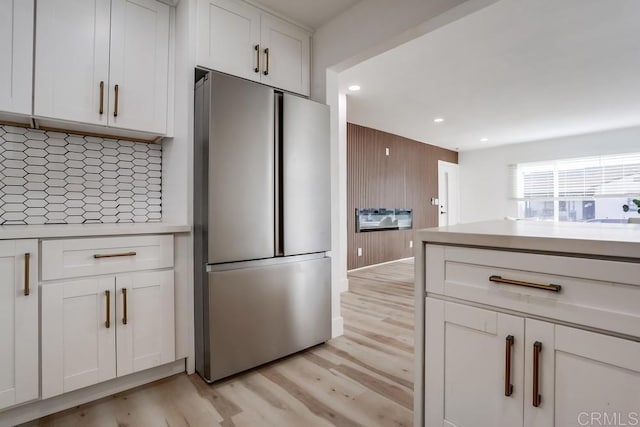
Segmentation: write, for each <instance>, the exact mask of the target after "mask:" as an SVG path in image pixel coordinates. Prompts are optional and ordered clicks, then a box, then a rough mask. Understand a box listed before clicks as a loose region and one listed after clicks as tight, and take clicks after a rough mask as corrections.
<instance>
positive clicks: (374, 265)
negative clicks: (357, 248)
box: [347, 256, 413, 274]
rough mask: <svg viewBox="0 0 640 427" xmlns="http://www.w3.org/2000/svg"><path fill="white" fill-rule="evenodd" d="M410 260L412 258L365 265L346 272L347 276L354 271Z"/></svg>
mask: <svg viewBox="0 0 640 427" xmlns="http://www.w3.org/2000/svg"><path fill="white" fill-rule="evenodd" d="M410 259H413V257H412V256H410V257H408V258H400V259H394V260H392V261H385V262H381V263H379V264H371V265H365V266H364V267H360V268H354V269H352V270H347V274H348V273H351V272H354V271H360V270H366V269H367V268H372V267H378V266H381V265H385V264H393V263H394V262H399V261H408V260H410Z"/></svg>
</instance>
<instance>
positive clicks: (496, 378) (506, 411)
mask: <svg viewBox="0 0 640 427" xmlns="http://www.w3.org/2000/svg"><path fill="white" fill-rule="evenodd" d="M425 326H426V329H425V348H426V349H428V352H426V353H425V354H426V357H425V426H427V427H433V426H446V427H496V426H505V427H507V426H509V427H517V426H525V427H552V426H556V427H565V426H571V425H576V426H577V425H634V424H632V423H633V422H634V421H637V420H640V407H638V402H640V380H639V379H640V343H638V342H634V341H630V340H626V339H622V338H617V337H612V336H608V335H604V334H599V333H593V332H587V331H584V330H581V329H577V328H571V327H566V326H561V325H556V324H553V323H549V322H542V321H538V320H533V319H528V318H527V319H526V318H524V317H519V316H513V315H508V314H503V313H500V312H497V311H492V310H487V309H481V308H476V307H471V306H466V305H462V304H456V303H451V302H445V301H443V300H439V299H434V298H427V299H426V319H425ZM445 360H446V363H445ZM606 420H609V421H606ZM611 420H616V421H615V423H614V424H611ZM598 422H600V424H597V423H598ZM604 422H609V424H603V423H604ZM625 423H626V424H625ZM636 425H637V424H636Z"/></svg>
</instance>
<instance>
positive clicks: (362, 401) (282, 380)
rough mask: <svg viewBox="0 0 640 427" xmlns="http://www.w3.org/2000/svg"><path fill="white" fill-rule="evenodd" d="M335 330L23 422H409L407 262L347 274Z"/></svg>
mask: <svg viewBox="0 0 640 427" xmlns="http://www.w3.org/2000/svg"><path fill="white" fill-rule="evenodd" d="M349 284H350V291H349V292H346V293H344V294H343V295H342V314H343V316H344V323H345V327H344V329H345V333H344V336H341V337H338V338H336V339H333V340H331V341H329V342H328V343H326V344H322V345H320V346H317V347H314V348H312V349H309V350H307V351H305V352H302V353H299V354H296V355H294V356H290V357H287V358H285V359H282V360H279V361H277V362H275V363H272V364H269V365H266V366H263V367H260V368H258V369H255V370H253V371H249V372H247V373H244V374H240V375H238V376H235V377H233V378H231V379H228V380H226V381H223V382H220V383H217V384H214V385H212V386H211V385H207V384H206V383H205V382H203V381H202V380H201V379H200V377H198V376H197V375H191V376H187V375H184V374H182V375H176V376H173V377H170V378H167V379H164V380H161V381H158V382H155V383H152V384H148V385H145V386H142V387H138V388H136V389H133V390H129V391H127V392H124V393H120V394H117V395H114V396H112V397H109V398H105V399H101V400H99V401H96V402H92V403H89V404H86V405H82V406H79V407H77V408H72V409H69V410H67V411H64V412H60V413H58V414H54V415H51V416H48V417H46V418H43V419H40V420H37V421H34V422H31V423H28V424H25V425H24V426H56V427H58V426H60V427H62V426H65V427H66V426H100V427H102V426H105V427H106V426H109V427H111V426H114V427H137V426H143V427H145V426H150V427H152V426H171V427H173V426H176V427H177V426H195V427H200V426H203V427H206V426H223V427H232V426H238V427H240V426H251V427H257V426H278V427H286V426H293V427H298V426H304V427H308V426H332V425H335V426H365V427H374V426H381V427H382V426H410V425H411V424H412V417H413V411H412V406H413V306H414V303H413V262H410V261H399V262H396V263H392V264H386V265H383V266H378V267H372V268H368V269H365V270H359V271H355V272H352V273H350V274H349Z"/></svg>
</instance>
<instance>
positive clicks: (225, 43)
mask: <svg viewBox="0 0 640 427" xmlns="http://www.w3.org/2000/svg"><path fill="white" fill-rule="evenodd" d="M197 46H198V47H197V62H198V65H200V66H203V67H206V68H211V69H213V70H218V71H222V72H225V73H228V74H232V75H235V76H239V77H244V78H245V79H250V80H256V81H260V74H261V69H262V65H263V64H262V62H261V56H262V55H261V52H262V50H261V47H260V12H259V11H258V9H256V8H254V7H252V6H250V5H248V4H246V3H242V2H239V1H235V0H199V2H198V42H197Z"/></svg>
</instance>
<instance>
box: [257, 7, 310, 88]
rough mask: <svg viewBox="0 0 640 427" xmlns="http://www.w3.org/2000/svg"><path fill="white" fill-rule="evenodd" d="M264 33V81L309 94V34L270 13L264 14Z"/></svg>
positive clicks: (262, 23) (271, 84)
mask: <svg viewBox="0 0 640 427" xmlns="http://www.w3.org/2000/svg"><path fill="white" fill-rule="evenodd" d="M261 33H262V36H261V40H260V41H261V43H262V46H261V47H262V54H263V63H262V73H261V74H262V75H261V80H262V82H263V83H265V84H268V85H269V86H274V87H277V88H280V89H284V90H288V91H291V92H296V93H301V94H303V95H308V94H309V34H308V33H307V32H306V31H303V30H302V29H300V28H298V27H296V26H294V25H291V24H288V23H286V22H283V21H282V20H280V19H277V18H275V17H273V16H268V15H262V19H261Z"/></svg>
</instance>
